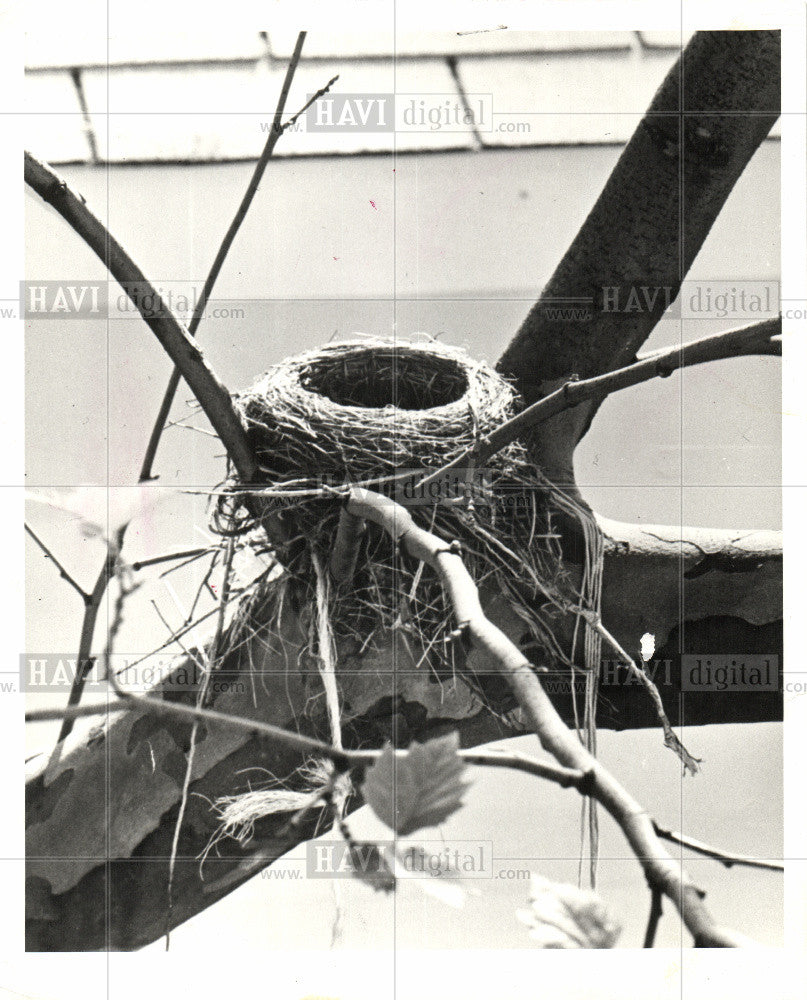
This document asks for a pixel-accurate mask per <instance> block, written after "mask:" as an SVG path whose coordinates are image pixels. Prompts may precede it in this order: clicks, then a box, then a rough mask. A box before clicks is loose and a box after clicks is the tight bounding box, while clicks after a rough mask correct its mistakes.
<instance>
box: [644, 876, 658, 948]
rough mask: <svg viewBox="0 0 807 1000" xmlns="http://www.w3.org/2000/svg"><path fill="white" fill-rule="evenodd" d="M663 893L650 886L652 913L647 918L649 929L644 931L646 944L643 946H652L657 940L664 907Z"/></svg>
mask: <svg viewBox="0 0 807 1000" xmlns="http://www.w3.org/2000/svg"><path fill="white" fill-rule="evenodd" d="M661 900H662V895H661V893H660V892H659V890H658V889H655V888H653V886H651V887H650V914H649V915H648V918H647V930H646V931H645V932H644V944H643V945H642V947H643V948H652V947H653V943H654V942H655V940H656V931H657V930H658V924H659V920H661V915H662V909H661Z"/></svg>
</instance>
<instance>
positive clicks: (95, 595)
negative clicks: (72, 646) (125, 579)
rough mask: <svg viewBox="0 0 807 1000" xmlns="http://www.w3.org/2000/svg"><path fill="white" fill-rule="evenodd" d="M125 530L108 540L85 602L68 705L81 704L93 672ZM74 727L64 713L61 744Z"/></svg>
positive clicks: (124, 528) (122, 529) (58, 741)
mask: <svg viewBox="0 0 807 1000" xmlns="http://www.w3.org/2000/svg"><path fill="white" fill-rule="evenodd" d="M125 533H126V525H125V524H124V525H121V527H120V528H118V531H117V533H116V535H115V537H114V538H113V539H111V540H110V541H109V542H108V543H107V554H106V558H105V559H104V564H103V566H102V567H101V571H100V573H99V574H98V578H97V579H96V581H95V586H94V587H93V588H92V593H91V594H90V595H89V597H88V599H87V600H86V601H85V604H84V618H83V619H82V622H81V636H80V637H79V643H78V656H77V658H76V675H75V677H74V678H73V683H72V685H71V686H70V694H69V695H68V698H67V708H68V709H70V708H72V707H73V706H74V705H78V703H79V702H80V701H81V696H82V694H83V693H84V685H85V684H86V683H87V678H88V677H89V675H90V671H91V670H92V667H93V664H94V663H95V660H94V659H93V658H92V656H91V654H92V641H93V636H94V635H95V625H96V622H97V621H98V612H99V611H100V609H101V602H102V601H103V599H104V594H105V593H106V589H107V587H108V586H109V581H110V580H111V579H112V577H113V575H114V573H115V565H116V563H117V560H118V556H119V555H120V550H121V547H122V545H123V536H124V534H125ZM72 730H73V719H72V718H71V717H70V716H69V715H68V714H67V713H65V715H64V718H63V720H62V725H61V728H60V730H59V736H58V738H57V740H56V744H57V746H58V744H59V743H61V742H62V740H64V739H66V738H67V737H68V736H69V735H70V733H71V732H72Z"/></svg>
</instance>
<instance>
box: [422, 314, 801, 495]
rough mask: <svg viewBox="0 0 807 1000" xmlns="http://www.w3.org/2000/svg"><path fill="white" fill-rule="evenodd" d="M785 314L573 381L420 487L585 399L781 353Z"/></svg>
mask: <svg viewBox="0 0 807 1000" xmlns="http://www.w3.org/2000/svg"><path fill="white" fill-rule="evenodd" d="M781 332H782V317H781V316H779V317H778V318H777V319H770V320H765V321H764V322H761V323H754V324H752V325H751V326H745V327H741V328H740V329H738V330H728V331H726V332H724V333H717V334H715V335H714V336H711V337H703V338H702V339H701V340H693V341H691V342H690V343H688V344H681V345H680V346H677V347H670V348H665V349H664V350H661V351H656V352H654V353H653V354H650V355H648V356H647V357H645V358H643V359H641V360H640V361H637V362H635V363H634V364H632V365H627V366H626V367H625V368H618V369H616V370H615V371H611V372H606V373H605V374H604V375H597V376H595V377H594V378H588V379H582V380H579V381H574V380H570V381H568V382H566V383H564V385H562V386H560V388H559V389H556V390H555V391H554V392H551V393H550V394H549V395H548V396H544V398H543V399H539V400H538V402H537V403H533V404H532V406H528V407H527V408H526V409H525V410H522V411H521V413H518V414H516V416H514V417H512V418H511V419H510V420H508V421H507V422H506V423H504V424H501V425H500V426H499V427H497V428H496V430H494V431H491V433H490V434H488V435H486V436H485V437H482V438H480V439H479V441H478V442H477V443H476V444H475V445H474V447H473V448H469V449H468V450H467V451H465V452H463V453H462V454H461V455H459V456H458V457H457V458H455V459H453V461H451V462H449V463H448V465H445V466H443V468H441V469H438V470H437V471H436V472H432V473H430V474H429V475H428V476H425V477H424V478H423V479H422V480H421V481H420V482H419V483H418V486H419V487H420V488H423V487H425V486H428V485H429V483H431V482H433V481H435V480H437V479H440V478H441V477H442V476H444V475H445V473H446V472H449V471H450V470H452V469H456V468H463V467H465V466H466V465H468V464H469V463H473V465H474V466H480V465H482V464H483V463H484V462H486V461H487V460H488V459H489V458H490V457H491V456H492V455H495V454H496V452H498V451H501V450H502V448H506V447H507V445H508V444H511V443H512V442H513V441H515V440H516V439H517V438H519V437H521V436H522V435H523V434H524V432H525V431H527V430H529V429H530V428H532V427H535V426H536V425H537V424H540V423H543V421H545V420H548V419H549V418H550V417H554V416H556V415H557V414H558V413H560V412H561V411H563V410H567V409H569V408H570V407H572V406H577V405H578V403H582V402H584V401H585V400H587V399H597V400H600V401H601V400H603V399H605V397H606V396H609V395H610V394H611V393H613V392H617V391H618V390H619V389H627V388H629V387H630V386H634V385H639V384H640V383H641V382H646V381H648V380H649V379H653V378H665V377H666V376H668V375H672V373H673V372H674V371H676V370H677V369H679V368H687V367H690V366H691V365H700V364H704V363H705V362H707V361H718V360H720V359H723V358H734V357H741V356H742V355H747V354H781V353H782V344H781V340H779V339H777V338H778V337H779V336H780V335H781Z"/></svg>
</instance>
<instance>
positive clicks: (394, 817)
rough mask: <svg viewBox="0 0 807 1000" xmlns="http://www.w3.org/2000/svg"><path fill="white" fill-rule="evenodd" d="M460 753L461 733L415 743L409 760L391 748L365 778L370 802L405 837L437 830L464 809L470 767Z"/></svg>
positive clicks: (388, 748) (388, 823)
mask: <svg viewBox="0 0 807 1000" xmlns="http://www.w3.org/2000/svg"><path fill="white" fill-rule="evenodd" d="M458 748H459V736H458V735H457V733H449V734H448V735H447V736H441V737H439V738H438V739H434V740H429V742H428V743H413V744H412V746H411V747H410V748H409V751H408V753H407V754H406V756H400V757H396V755H395V751H394V750H393V749H392V747H389V746H388V747H385V748H384V751H383V753H382V754H381V756H380V757H379V758H378V760H377V761H376V762H375V764H373V766H372V767H371V768H370V769H369V771H368V772H367V776H366V777H365V779H364V785H363V786H362V793H363V795H364V798H365V801H366V802H367V803H368V804H369V805H370V807H371V808H372V810H373V812H374V813H375V814H376V816H378V818H379V819H380V820H381V821H382V823H386V825H387V826H389V827H391V828H392V829H393V830H395V832H396V833H399V834H400V835H401V836H406V835H407V834H410V833H414V831H415V830H420V829H422V828H423V827H424V826H437V824H438V823H442V822H443V820H445V819H447V818H448V817H449V816H450V815H451V814H452V813H454V812H456V811H457V809H459V807H460V806H461V805H462V796H463V794H464V792H465V789H466V788H467V787H468V783H467V782H464V781H462V780H461V779H462V774H463V771H464V770H465V762H464V761H463V760H462V758H461V757H459V756H458V754H457V750H458Z"/></svg>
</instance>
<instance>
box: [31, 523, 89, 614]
mask: <svg viewBox="0 0 807 1000" xmlns="http://www.w3.org/2000/svg"><path fill="white" fill-rule="evenodd" d="M25 530H26V531H27V532H28V534H29V535H30V536H31V538H33V540H34V541H35V542H36V544H37V545H38V546H39V547H40V549H42V551H43V552H44V553H45V558H46V559H50V561H51V562H52V563H53V565H54V566H55V567H56V569H58V571H59V576H60V577H61V578H62V579H63V580H66V581H67V582H68V583H69V584H70V586H71V587H72V588H73V590H75V591H76V593H77V594H78V595H79V597H80V598H81V599H82V601H84V604H85V605H86V604H88V603H89V601H90V595H89V594H88V593H87V591H86V590H84V589H83V588H82V587H80V586H79V585H78V584H77V583H76V581H75V580H74V579H73V577H72V576H71V575H70V574H69V573H68V572H67V570H66V569H65V568H64V566H62V564H61V563H60V562H59V560H58V559H57V558H56V556H55V555H54V554H53V553H52V552H51V550H50V549H49V548H48V547H47V545H45V543H44V542H43V541H42V539H41V538H40V537H39V536H38V535H37V534H36V532H35V531H34V529H33V528H30V527H29V526H28V525H27V524H26V525H25Z"/></svg>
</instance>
